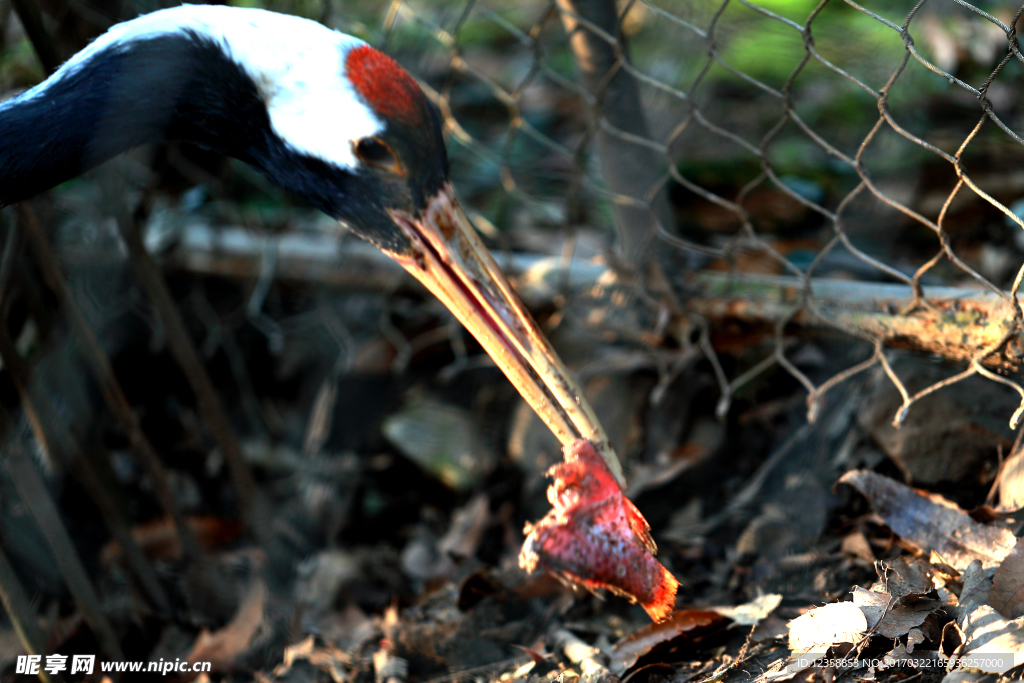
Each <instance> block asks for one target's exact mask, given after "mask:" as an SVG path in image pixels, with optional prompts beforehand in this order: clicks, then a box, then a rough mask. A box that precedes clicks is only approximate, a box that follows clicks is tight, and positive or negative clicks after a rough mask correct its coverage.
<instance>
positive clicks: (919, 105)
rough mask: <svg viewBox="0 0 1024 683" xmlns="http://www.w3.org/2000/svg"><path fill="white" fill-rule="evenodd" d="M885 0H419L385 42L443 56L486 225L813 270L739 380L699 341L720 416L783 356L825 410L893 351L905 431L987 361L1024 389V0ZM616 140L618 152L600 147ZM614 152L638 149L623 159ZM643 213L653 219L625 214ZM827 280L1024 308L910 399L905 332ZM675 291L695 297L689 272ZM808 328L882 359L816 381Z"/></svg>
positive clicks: (927, 306)
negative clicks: (901, 348) (828, 297)
mask: <svg viewBox="0 0 1024 683" xmlns="http://www.w3.org/2000/svg"><path fill="white" fill-rule="evenodd" d="M876 4H877V5H878V6H877V7H871V6H868V5H867V4H858V3H855V2H850V1H847V2H829V1H828V0H824V1H822V2H820V3H812V2H795V1H794V2H782V1H770V2H761V3H755V2H746V1H743V0H740V1H738V2H730V1H728V0H727V1H726V2H721V3H718V2H690V3H675V2H649V1H645V0H629V1H627V2H620V3H618V4H615V5H614V6H613V5H612V3H601V2H578V3H572V2H568V1H564V0H563V1H555V0H552V1H551V2H546V3H545V2H536V3H500V2H482V1H481V2H469V3H467V4H465V5H460V6H458V7H451V6H448V5H444V6H438V5H436V3H434V4H431V3H417V2H407V1H398V2H394V3H392V4H391V5H390V7H389V9H388V11H387V15H386V17H387V18H386V20H385V22H384V30H383V35H382V37H383V39H384V42H385V43H386V44H387V47H388V49H389V50H391V51H392V52H394V53H396V54H398V55H405V57H406V59H405V60H404V61H406V62H407V63H410V64H412V65H413V69H414V70H416V64H420V65H421V66H420V68H419V69H418V75H419V76H420V77H422V79H423V81H424V83H425V84H426V85H427V87H428V89H430V90H431V94H432V95H433V96H434V97H435V98H436V101H437V103H438V104H439V106H440V108H441V110H442V112H443V113H444V116H445V122H446V131H447V134H448V135H449V145H450V147H451V149H452V154H453V171H452V175H453V180H454V182H455V184H456V187H457V188H458V189H459V191H460V193H461V194H463V196H464V199H466V200H467V203H468V204H469V205H471V206H474V207H476V208H477V209H478V210H479V212H480V215H478V223H480V224H482V226H483V228H484V230H485V232H488V233H490V234H491V235H492V236H496V237H498V238H500V237H501V235H502V234H504V233H503V231H502V229H504V228H507V227H509V226H515V225H531V226H534V227H536V226H546V227H548V228H552V229H561V230H564V231H566V232H565V234H566V235H568V238H567V239H566V240H565V241H564V242H561V251H560V253H561V254H562V255H563V256H565V255H568V254H570V253H572V250H573V248H574V247H578V246H579V242H578V240H577V238H578V236H579V235H580V234H581V230H582V231H583V232H586V230H585V228H586V227H588V226H598V227H600V228H603V229H604V231H605V232H604V234H605V235H606V236H611V235H612V234H613V231H614V230H615V229H617V234H618V240H619V243H620V245H621V244H622V243H624V242H628V241H629V240H633V242H634V243H636V242H639V243H641V244H643V245H644V246H645V249H646V251H645V252H643V253H644V254H645V256H644V258H647V259H655V260H656V259H657V258H659V257H660V258H661V259H663V260H664V259H665V258H667V257H669V258H671V257H675V260H674V261H673V263H675V264H679V263H683V264H685V265H686V266H687V268H688V269H693V268H696V269H710V270H726V271H728V272H730V273H732V274H734V275H736V276H743V275H744V274H751V273H761V274H765V273H767V274H773V275H780V276H785V277H787V278H791V279H792V280H791V282H792V283H793V289H794V291H796V292H797V296H796V297H795V299H794V300H793V301H792V302H790V303H789V304H787V305H786V306H784V307H782V308H781V309H780V310H776V312H775V314H774V315H773V316H771V317H769V318H768V319H767V322H770V323H772V324H773V325H774V329H775V335H774V342H773V344H772V347H771V348H770V349H768V350H767V351H766V353H765V354H764V356H763V358H762V359H761V360H760V361H759V362H755V363H751V364H750V365H749V367H746V368H743V369H737V370H735V371H734V372H733V373H732V376H728V375H727V373H726V372H724V371H722V369H721V366H720V365H719V364H718V362H717V360H716V359H715V358H714V357H713V353H714V352H713V350H712V348H711V345H710V344H708V343H704V344H701V345H700V348H701V349H702V351H703V352H704V353H705V354H706V355H707V357H708V358H709V359H710V360H712V361H713V366H714V368H715V369H716V372H717V375H718V377H719V381H720V385H721V386H720V388H721V392H722V395H723V397H724V398H723V403H722V405H721V406H720V408H721V409H724V408H725V407H727V405H728V400H729V397H730V396H732V395H734V394H735V392H736V391H738V390H739V389H740V388H741V387H743V386H744V385H745V384H747V383H749V382H751V381H752V380H754V379H755V378H757V377H759V376H761V375H763V374H764V373H766V372H769V371H772V370H777V369H781V370H783V371H784V372H786V373H788V374H789V375H791V376H792V377H793V378H795V379H796V380H797V381H798V382H800V384H802V385H803V386H804V387H805V389H806V390H807V392H808V405H809V416H810V417H811V419H813V417H814V415H815V413H816V410H817V408H818V403H819V401H820V400H821V399H822V398H823V397H824V396H825V395H826V394H827V393H828V392H829V390H830V389H832V388H833V387H835V386H836V385H837V384H838V383H839V382H841V381H843V380H846V379H848V378H850V377H852V376H853V375H856V374H859V373H862V372H865V371H866V370H869V369H871V368H875V367H880V368H881V369H882V370H883V371H884V372H885V373H886V374H887V375H888V377H889V378H890V379H891V380H892V382H893V383H894V384H895V386H896V388H897V389H898V390H899V392H900V394H901V395H902V397H903V405H902V407H901V409H900V411H899V413H898V414H897V415H896V416H895V420H896V422H897V423H898V422H900V421H902V419H903V418H904V417H905V416H906V414H907V411H908V409H909V408H910V407H911V406H912V405H913V404H914V403H915V402H916V401H918V400H919V399H921V398H923V397H924V396H926V395H928V394H930V393H932V392H934V391H936V390H938V389H941V388H944V387H947V386H950V385H952V384H955V383H957V382H959V381H961V380H963V379H965V378H967V377H970V376H973V375H982V376H984V377H986V378H988V379H990V380H992V381H994V382H1000V383H1002V384H1005V385H1007V386H1008V387H1010V388H1012V389H1013V390H1015V391H1016V392H1017V393H1019V394H1020V395H1021V396H1022V397H1024V389H1022V387H1021V385H1020V384H1018V383H1017V382H1016V381H1014V380H1013V379H1011V378H1010V377H1008V376H1006V375H1007V374H1011V375H1012V372H1010V373H1007V370H1011V371H1012V370H1013V369H1015V364H1014V363H1012V362H1011V363H1010V364H1009V367H1007V366H1006V364H1005V363H1004V364H1002V365H1001V366H1000V367H999V368H992V367H987V366H992V365H993V364H994V363H992V362H991V361H992V359H993V357H994V355H995V354H997V352H1000V350H1001V349H1003V350H1005V349H1006V348H1007V345H1008V344H1013V343H1016V341H1015V338H1016V337H1017V335H1018V334H1019V330H1020V322H1021V310H1020V307H1019V304H1018V303H1017V298H1016V295H1017V292H1018V289H1019V288H1020V285H1021V281H1022V278H1024V266H1020V264H1021V261H1022V259H1021V254H1022V251H1021V246H1022V245H1024V240H1022V239H1021V233H1020V232H1019V230H1020V229H1021V227H1024V223H1022V221H1021V217H1020V216H1019V215H1018V213H1020V212H1022V211H1024V204H1016V203H1015V202H1017V201H1019V199H1020V198H1021V197H1024V184H1018V183H1014V181H1013V180H1012V179H1011V176H1013V175H1014V174H1015V173H1016V171H1015V170H1014V169H1015V168H1019V163H1020V161H1021V160H1022V159H1024V157H1022V155H1021V146H1024V139H1022V137H1021V134H1020V133H1019V132H1018V131H1020V130H1021V127H1022V123H1024V121H1022V120H1021V114H1022V110H1021V107H1020V98H1019V97H1018V96H1017V92H1018V86H1017V83H1018V82H1019V81H1018V79H1019V77H1020V70H1021V64H1022V62H1024V59H1022V57H1021V54H1020V50H1019V44H1018V40H1017V36H1016V29H1015V25H1016V22H1017V21H1018V20H1019V19H1020V16H1021V14H1022V13H1024V7H1022V8H1019V9H1015V8H1013V7H1011V6H1008V5H1003V4H992V5H988V7H989V10H988V11H986V10H985V9H982V8H980V7H977V6H974V5H971V4H969V3H966V2H962V1H960V0H954V1H949V2H939V1H936V0H933V1H932V2H925V1H924V0H922V1H920V2H917V3H902V4H900V5H899V6H896V5H893V4H892V3H876ZM608 7H613V10H614V23H613V25H612V26H608V25H607V22H606V23H605V25H603V26H602V25H601V23H600V19H598V18H595V17H596V15H597V14H600V12H601V11H606V10H607V8H608ZM566 31H568V32H569V33H568V36H567V34H566ZM577 34H589V36H588V37H589V38H591V39H592V43H591V46H590V49H591V50H592V51H593V50H595V48H594V47H593V45H594V44H595V43H596V44H597V45H598V48H596V50H597V51H600V49H601V47H600V46H601V45H602V44H603V45H604V46H605V49H606V50H607V52H608V53H609V54H611V55H612V59H611V60H610V61H609V64H608V68H607V69H606V70H605V71H604V72H602V73H600V74H598V75H597V78H596V80H597V81H598V82H599V84H600V85H599V87H598V89H597V90H596V91H595V90H588V88H587V87H585V86H584V85H583V82H584V81H585V80H586V79H585V78H581V72H580V57H581V54H580V51H579V50H578V49H577V50H576V51H575V53H574V51H573V48H572V47H571V46H572V44H573V40H574V38H575V37H576V36H577ZM567 37H568V40H567ZM483 40H487V41H489V42H488V47H487V49H480V45H481V42H482V41H483ZM495 43H497V44H498V45H500V46H501V48H500V56H497V57H496V56H495V51H494V45H495ZM590 56H591V57H592V56H593V55H592V54H591V55H590ZM574 58H575V66H574ZM422 65H426V66H422ZM622 74H626V75H627V76H628V78H629V79H631V80H632V81H633V82H634V83H635V84H636V86H637V91H638V93H639V96H638V99H637V100H636V102H635V103H634V104H635V109H634V110H633V111H634V117H635V119H636V120H638V121H639V122H640V124H641V125H640V127H639V128H638V129H637V130H641V131H646V133H643V132H641V133H639V134H638V133H637V132H636V130H624V129H623V128H622V120H621V118H620V119H619V120H614V116H610V115H609V108H610V106H611V105H609V102H610V101H611V100H612V99H613V98H615V97H618V96H620V93H616V92H613V87H614V83H615V79H616V78H618V77H619V76H620V75H622ZM432 85H433V86H436V87H434V88H430V86H432ZM602 135H605V136H610V137H611V138H614V139H615V141H616V142H617V145H613V146H611V147H609V146H607V145H606V146H605V147H603V148H602V147H601V145H600V139H599V138H600V136H602ZM609 149H612V151H613V153H614V154H615V155H618V156H611V157H610V158H602V156H605V157H608V150H609ZM651 152H653V153H654V154H655V157H656V158H655V164H654V166H656V167H657V168H654V166H652V165H651V164H649V163H648V164H647V168H648V173H647V177H645V178H643V179H642V180H643V183H644V184H643V191H636V190H635V183H634V191H632V192H630V193H623V192H620V191H618V188H616V187H613V186H612V185H613V184H614V183H613V182H610V181H609V176H608V172H609V169H610V168H614V167H615V166H617V165H620V164H623V163H628V162H629V159H630V157H631V156H634V155H640V156H643V155H645V154H650V153H651ZM666 195H669V196H671V200H672V201H671V205H672V209H671V213H670V214H668V217H667V220H666V214H665V212H664V206H663V205H659V202H660V201H663V199H662V198H663V197H664V196H666ZM623 206H627V207H634V208H635V207H642V208H643V209H645V216H646V217H645V218H643V219H639V220H637V219H636V218H635V216H634V219H633V221H632V222H633V224H632V225H628V224H627V225H623V214H622V213H616V209H617V208H620V207H623ZM581 226H583V228H581ZM631 231H632V233H633V234H632V235H630V232H631ZM637 231H639V232H640V235H639V236H637V234H636V233H637ZM993 245H995V246H993ZM619 255H620V256H621V255H622V252H621V251H620V252H619ZM612 261H613V264H614V263H615V261H614V259H612ZM618 265H623V262H622V261H621V260H620V261H619V262H618ZM625 265H627V266H628V265H629V263H628V258H627V259H626V263H625ZM688 272H690V271H689V270H688ZM673 274H674V273H673ZM822 278H826V279H841V280H854V281H855V282H860V283H870V282H886V283H897V284H901V285H904V286H906V287H908V288H909V289H908V290H907V292H908V295H907V298H906V305H905V306H903V307H902V308H901V309H900V310H898V311H892V313H894V314H895V315H896V316H897V317H900V316H902V317H905V318H908V319H909V318H913V317H914V316H917V315H919V314H920V313H921V312H922V311H925V312H928V311H930V312H931V313H933V314H936V315H938V316H940V317H941V316H946V317H947V318H949V317H955V312H950V309H949V308H948V306H947V307H941V306H938V305H937V304H936V301H935V300H934V298H933V297H931V296H929V295H926V290H925V288H924V287H925V286H926V285H940V284H941V285H957V286H959V287H966V288H969V289H981V290H987V291H988V292H990V293H991V295H992V296H994V297H996V298H997V299H998V300H999V301H1000V302H1002V303H1003V304H1005V308H1004V309H1002V310H1004V311H1005V312H1006V318H1007V320H1006V321H1005V323H1004V326H1003V327H1001V328H1000V329H999V333H998V334H996V335H995V336H994V337H992V338H988V339H987V340H985V341H984V342H983V343H980V344H978V345H975V347H973V348H970V349H969V350H968V352H966V353H965V352H963V351H960V352H958V353H949V354H947V355H949V356H950V357H952V358H954V359H956V360H959V361H966V368H965V369H963V370H962V371H961V372H957V373H955V374H952V375H951V376H950V377H948V378H947V379H945V380H944V381H942V382H939V383H937V384H934V385H931V386H928V387H926V388H924V389H922V390H920V391H917V392H912V391H911V390H909V389H908V388H907V387H906V386H905V385H904V383H903V382H902V381H901V379H900V377H899V376H898V375H897V374H896V373H895V372H894V371H893V369H892V367H891V366H890V364H889V362H888V360H887V357H886V348H887V344H888V343H890V342H892V335H891V334H883V333H878V331H877V328H870V327H863V326H858V325H856V324H850V321H849V320H840V319H837V318H836V317H835V316H834V315H832V314H831V313H830V312H829V311H828V310H825V309H824V308H823V307H822V306H820V305H819V302H820V300H819V297H818V296H817V291H818V289H819V288H820V287H819V283H820V282H821V281H822ZM673 281H674V282H675V283H676V284H678V281H679V278H674V279H673ZM676 293H677V294H681V295H683V296H684V297H685V294H686V292H685V287H684V288H681V289H680V288H677V290H676ZM634 294H635V292H634ZM864 296H865V297H866V298H870V297H871V296H872V293H871V291H870V290H864ZM632 300H635V297H634V298H633V299H631V301H632ZM685 304H686V302H685V300H684V302H683V306H682V309H681V310H677V312H678V313H679V314H680V315H682V316H683V317H684V318H688V322H689V323H690V324H691V325H697V326H698V327H699V328H701V329H703V330H705V334H704V336H702V337H701V338H702V339H704V340H706V339H707V336H706V324H707V321H706V320H705V319H704V318H703V317H702V316H699V315H697V314H696V313H694V312H693V311H692V310H691V311H690V312H687V307H686V305H685ZM626 305H627V306H628V305H629V302H628V301H627V302H626ZM940 308H941V310H940ZM797 322H799V323H801V324H807V323H812V324H818V325H820V324H824V325H829V326H832V327H833V328H837V329H840V330H842V331H843V332H844V333H846V334H849V335H851V336H853V337H856V338H858V339H862V340H864V341H865V342H866V344H865V347H864V357H863V358H862V360H860V361H858V362H856V363H854V364H851V365H850V367H848V368H847V369H845V370H843V371H841V372H839V373H838V374H835V375H834V376H832V377H831V378H825V379H817V380H816V381H815V380H812V378H811V377H810V376H809V375H808V374H807V373H805V372H803V371H802V370H801V369H800V368H799V367H798V365H797V364H796V363H794V362H793V360H792V359H791V357H790V341H791V340H792V335H793V332H792V329H791V328H792V327H793V323H797ZM979 324H980V323H979ZM1020 414H1021V410H1018V411H1017V412H1016V413H1015V414H1014V415H1013V416H1012V418H1011V425H1016V423H1017V421H1018V419H1019V417H1020Z"/></svg>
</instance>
